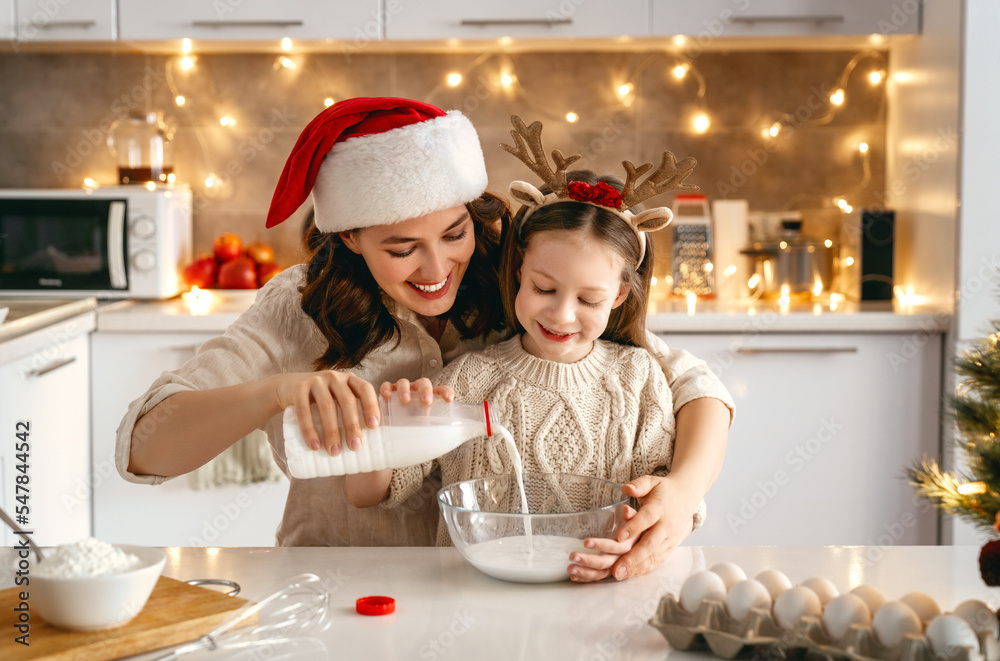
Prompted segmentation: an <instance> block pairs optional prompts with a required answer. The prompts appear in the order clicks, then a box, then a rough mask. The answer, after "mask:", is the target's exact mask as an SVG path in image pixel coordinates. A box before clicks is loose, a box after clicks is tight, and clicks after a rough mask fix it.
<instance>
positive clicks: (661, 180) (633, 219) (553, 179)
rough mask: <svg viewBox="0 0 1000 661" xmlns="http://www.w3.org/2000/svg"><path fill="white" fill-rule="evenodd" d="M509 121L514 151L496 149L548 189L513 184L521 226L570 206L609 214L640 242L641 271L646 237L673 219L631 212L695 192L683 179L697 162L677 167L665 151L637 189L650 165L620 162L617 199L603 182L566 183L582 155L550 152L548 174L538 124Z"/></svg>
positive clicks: (665, 212)
mask: <svg viewBox="0 0 1000 661" xmlns="http://www.w3.org/2000/svg"><path fill="white" fill-rule="evenodd" d="M510 121H511V123H512V124H513V125H514V130H512V131H511V132H510V135H511V137H513V138H514V145H515V146H514V147H511V146H510V145H506V144H504V143H502V142H501V143H500V148H501V149H503V150H504V151H506V152H508V153H510V154H513V155H514V156H516V157H517V158H518V159H519V160H520V161H521V162H522V163H524V164H525V165H527V166H528V168H529V169H530V170H531V171H532V172H534V173H535V174H537V175H538V176H539V177H541V179H542V181H543V182H544V183H545V184H548V186H549V188H551V189H552V192H551V193H549V194H547V195H546V194H544V193H542V192H541V191H540V190H538V189H537V188H535V187H534V186H532V185H531V184H529V183H527V182H526V181H515V182H512V183H511V185H510V195H511V197H513V198H514V199H515V200H517V201H518V202H521V203H523V204H525V205H526V206H527V210H526V211H525V213H524V216H523V217H522V218H521V222H522V223H524V221H526V220H527V219H528V216H530V215H531V214H533V213H534V212H535V211H537V210H538V209H541V208H542V207H545V206H548V205H550V204H556V203H558V202H566V201H569V200H572V201H575V202H583V203H585V204H590V205H593V206H596V207H600V208H602V209H607V210H608V211H610V212H611V213H613V214H615V215H616V216H618V217H619V218H621V219H622V220H623V221H625V224H626V225H628V226H629V228H630V229H631V230H632V231H633V232H635V235H636V237H637V238H638V239H639V261H637V262H636V268H639V265H640V264H642V259H643V257H645V255H646V236H645V233H646V232H655V231H656V230H658V229H663V228H664V227H666V226H667V225H669V224H670V221H671V220H672V219H673V217H674V214H673V212H672V211H670V209H669V208H667V207H655V208H652V209H646V210H645V211H642V212H640V213H637V214H633V213H632V212H631V211H629V209H631V208H632V207H634V206H635V205H637V204H639V203H640V202H642V201H644V200H648V199H649V198H651V197H653V196H655V195H659V194H660V193H665V192H666V191H669V190H677V191H696V190H698V187H697V186H694V185H692V184H685V183H684V179H685V178H686V177H687V176H688V175H689V174H691V171H692V170H694V166H695V165H696V164H697V161H696V160H694V159H693V158H691V157H690V156H688V157H687V158H685V159H683V160H682V161H680V162H679V163H678V162H677V159H676V158H675V157H674V155H673V154H672V153H670V152H669V151H664V152H663V158H662V160H661V161H660V167H658V168H657V169H656V171H654V172H653V174H651V175H649V176H648V177H647V178H646V180H645V181H643V182H642V183H641V184H638V185H636V184H637V183H638V180H639V177H641V176H642V175H644V174H645V173H646V172H648V171H649V170H650V168H652V167H653V164H652V163H644V164H643V165H640V166H639V167H636V166H635V165H634V164H633V163H632V162H631V161H622V165H623V166H624V168H625V174H626V179H625V186H624V188H623V189H622V192H621V193H619V192H618V191H617V190H615V189H614V187H612V186H610V185H608V184H606V183H604V182H603V181H602V182H598V183H596V184H594V185H593V186H591V185H590V184H587V183H584V182H582V181H571V182H569V183H567V182H566V169H567V167H568V166H569V165H570V164H571V163H574V162H575V161H577V160H579V159H580V155H579V154H572V155H570V156H565V157H564V156H563V155H562V152H561V151H559V150H558V149H555V150H553V151H552V160H553V162H554V163H555V166H556V169H555V170H552V169H551V168H550V167H549V163H548V159H547V158H546V156H545V149H543V148H542V123H541V122H532V123H531V124H529V125H525V123H524V120H523V119H521V118H520V117H518V116H517V115H513V116H511V118H510Z"/></svg>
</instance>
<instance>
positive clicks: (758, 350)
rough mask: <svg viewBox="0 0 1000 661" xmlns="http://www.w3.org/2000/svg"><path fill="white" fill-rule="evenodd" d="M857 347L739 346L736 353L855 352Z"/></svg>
mask: <svg viewBox="0 0 1000 661" xmlns="http://www.w3.org/2000/svg"><path fill="white" fill-rule="evenodd" d="M857 352H858V348H857V347H757V348H746V347H740V348H739V349H737V350H736V353H745V354H755V353H857Z"/></svg>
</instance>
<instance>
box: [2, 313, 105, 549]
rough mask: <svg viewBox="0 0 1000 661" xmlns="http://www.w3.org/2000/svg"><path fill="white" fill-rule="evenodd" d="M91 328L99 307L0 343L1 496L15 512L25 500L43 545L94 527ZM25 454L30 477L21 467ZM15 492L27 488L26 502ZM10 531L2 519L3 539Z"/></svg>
mask: <svg viewBox="0 0 1000 661" xmlns="http://www.w3.org/2000/svg"><path fill="white" fill-rule="evenodd" d="M93 328H94V314H93V313H88V314H85V315H81V316H78V317H74V318H72V319H69V320H67V321H64V322H61V323H58V324H54V325H52V326H49V327H48V328H44V329H42V330H37V331H34V332H32V333H28V334H27V335H23V336H21V337H18V338H15V339H12V340H8V341H7V342H4V343H3V344H2V345H0V393H2V404H0V466H2V479H0V493H2V496H0V500H2V502H3V507H4V509H5V510H6V511H7V512H8V513H10V514H11V515H12V516H16V515H17V514H21V513H23V511H22V510H18V509H17V508H18V507H19V506H23V505H25V504H27V506H28V508H29V510H28V511H27V516H28V525H27V526H25V528H24V529H25V530H31V531H33V532H34V535H33V537H34V540H35V541H36V542H37V543H38V544H41V545H46V546H48V545H55V544H65V543H69V542H75V541H77V540H79V539H82V538H84V537H87V536H88V535H90V532H91V489H90V479H89V478H90V443H89V440H90V439H89V436H88V433H89V430H90V401H89V398H88V397H87V393H88V390H87V388H88V381H89V378H90V377H89V372H90V348H89V344H88V334H89V333H90V331H91V330H93ZM19 423H24V424H23V425H21V424H19ZM25 425H26V426H27V432H28V435H27V441H28V452H27V453H26V454H21V449H22V448H18V447H17V446H16V445H15V441H16V440H17V433H18V432H20V431H24V429H25ZM25 459H26V460H27V464H28V469H27V478H25V477H24V472H23V471H21V470H18V467H17V466H18V464H20V463H22V462H23V461H24V460H25ZM19 484H20V486H21V487H22V488H20V489H19V488H18V485H19ZM25 489H27V491H25ZM18 495H21V496H24V495H27V496H28V498H27V503H25V502H23V500H22V501H21V502H19V501H18V500H17V497H18ZM13 539H14V537H13V535H12V534H11V533H10V532H9V531H7V530H6V526H4V537H3V540H4V543H5V544H11V543H12V542H13Z"/></svg>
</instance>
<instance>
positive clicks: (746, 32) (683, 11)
mask: <svg viewBox="0 0 1000 661" xmlns="http://www.w3.org/2000/svg"><path fill="white" fill-rule="evenodd" d="M651 1H652V3H653V7H652V9H653V21H652V30H653V36H673V35H678V34H682V35H689V36H695V35H697V36H699V37H701V38H702V39H712V38H716V37H801V36H836V35H869V34H883V35H899V34H918V33H919V32H920V10H921V4H922V2H921V0H753V2H749V1H748V0H700V1H699V2H687V1H686V0H651Z"/></svg>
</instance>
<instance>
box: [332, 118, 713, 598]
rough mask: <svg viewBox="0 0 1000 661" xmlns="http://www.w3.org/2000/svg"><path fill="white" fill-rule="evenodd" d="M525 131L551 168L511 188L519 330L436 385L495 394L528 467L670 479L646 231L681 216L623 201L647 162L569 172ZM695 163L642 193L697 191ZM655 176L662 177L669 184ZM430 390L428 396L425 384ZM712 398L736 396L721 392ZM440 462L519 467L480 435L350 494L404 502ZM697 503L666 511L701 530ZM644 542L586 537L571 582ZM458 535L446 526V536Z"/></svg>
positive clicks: (467, 393)
mask: <svg viewBox="0 0 1000 661" xmlns="http://www.w3.org/2000/svg"><path fill="white" fill-rule="evenodd" d="M515 126H516V127H518V130H519V131H520V132H521V133H522V134H523V133H526V132H530V131H531V130H532V129H534V134H533V135H531V136H530V137H529V138H528V142H529V145H531V142H532V141H534V142H535V143H536V144H535V145H532V146H531V148H532V150H533V151H534V152H535V154H536V160H535V161H534V162H528V160H527V159H526V158H525V159H524V160H525V161H526V162H528V164H529V166H531V167H532V169H534V170H535V171H536V172H540V173H541V174H543V177H544V178H546V179H547V180H548V183H549V187H550V188H549V190H550V191H552V192H548V193H547V194H543V193H542V192H541V191H538V190H537V189H535V188H534V187H532V186H530V185H529V184H524V183H523V182H515V183H514V184H513V185H512V187H511V192H512V195H513V196H514V197H516V198H518V199H519V200H521V201H524V202H526V204H527V206H526V207H525V208H523V209H522V210H521V211H520V212H519V213H518V215H517V217H516V218H515V219H514V222H513V224H512V225H511V226H510V227H509V228H506V229H505V233H504V247H503V254H502V257H501V266H500V271H501V278H500V283H501V296H502V298H503V302H504V308H505V311H506V313H507V317H508V319H509V320H510V321H511V323H512V325H513V326H514V330H515V332H516V333H517V334H516V335H515V336H514V337H512V338H511V339H509V340H506V341H504V342H501V343H499V344H496V345H493V346H490V347H488V348H486V349H485V350H483V351H481V352H474V353H467V354H465V355H463V356H461V357H459V358H457V359H456V360H455V361H453V362H452V363H450V364H449V365H448V366H447V367H446V368H445V369H444V370H443V371H442V372H441V373H440V374H439V375H438V376H437V377H436V378H435V379H434V382H435V383H436V384H438V385H439V386H447V387H449V388H451V389H452V390H453V391H454V393H455V395H456V396H457V398H458V399H461V400H464V401H482V400H489V401H490V402H491V403H493V404H494V405H495V406H497V407H499V411H500V418H501V420H503V421H504V422H505V425H506V426H507V427H508V429H509V430H510V432H511V433H512V435H513V436H514V438H515V439H516V442H517V445H518V450H519V451H520V453H521V455H522V457H523V460H524V470H525V471H529V472H547V473H554V472H561V473H575V474H583V475H593V476H597V477H602V478H606V479H610V480H614V481H617V482H622V483H625V482H631V481H633V480H637V479H638V478H644V477H645V476H659V475H663V474H665V473H667V472H669V470H670V466H671V460H672V449H673V439H674V435H675V420H674V416H673V414H672V412H673V410H674V406H673V401H672V395H671V388H670V386H669V384H668V382H667V379H666V377H665V376H664V373H663V371H662V370H661V369H660V366H659V365H658V363H657V361H656V360H655V359H654V357H653V356H652V355H651V354H650V353H649V352H648V351H647V350H646V348H645V346H646V342H647V338H648V335H647V333H646V330H645V315H646V305H647V300H648V293H649V282H650V275H651V273H650V271H651V267H652V263H653V259H652V249H651V248H652V246H651V245H649V244H648V242H647V241H646V238H645V236H644V231H652V230H655V229H659V228H661V227H663V226H665V225H666V224H667V223H668V222H669V220H670V211H669V210H668V209H662V208H659V209H650V210H649V211H645V212H642V213H641V214H635V215H633V214H632V213H631V212H630V211H628V210H625V211H622V210H620V209H619V207H621V208H625V209H627V208H628V207H633V206H634V205H635V203H636V197H637V196H639V195H641V194H642V193H639V194H637V193H636V191H635V189H634V188H632V187H631V185H634V184H635V181H634V179H635V176H636V175H637V174H641V173H642V172H645V169H642V168H640V169H639V170H638V171H637V170H635V169H630V171H629V181H628V183H627V184H626V185H624V186H623V185H622V183H621V182H620V181H619V180H617V179H615V178H613V177H602V178H600V179H598V178H597V177H596V176H595V175H594V174H593V173H592V172H589V171H576V172H570V173H569V174H568V175H565V174H563V172H564V171H565V166H566V165H568V164H569V163H570V162H572V161H573V160H575V159H573V158H572V157H571V158H569V159H563V158H562V156H561V155H560V154H559V153H558V152H555V153H554V156H555V158H556V163H557V167H558V168H559V169H557V171H556V172H552V171H551V170H548V169H547V165H542V166H540V165H539V163H540V162H541V161H540V160H537V156H538V155H539V154H542V152H541V145H540V137H539V135H538V133H539V132H540V128H541V127H540V125H538V124H537V123H536V124H534V125H532V127H524V125H523V123H521V124H520V126H519V125H518V119H515ZM518 135H519V134H515V140H516V141H518V143H519V145H518V147H519V149H518V150H513V149H511V148H507V147H506V146H505V148H507V149H508V151H512V152H520V153H524V143H523V142H522V141H521V140H518ZM541 160H542V161H543V160H544V155H542V156H541ZM693 166H694V163H693V161H692V160H690V159H689V160H687V161H683V162H682V163H681V164H679V165H678V164H675V163H674V162H673V157H672V155H670V156H669V158H668V157H667V155H665V160H664V164H663V165H662V166H661V168H660V170H658V171H657V172H656V173H654V175H653V176H651V177H650V178H649V179H648V180H647V181H646V182H645V183H644V184H643V186H647V185H648V184H650V183H651V182H653V186H652V187H647V188H646V189H642V188H641V187H640V190H642V191H643V193H646V194H647V195H646V196H647V197H648V196H650V194H657V193H659V192H662V191H663V190H666V189H667V186H669V187H672V188H675V189H676V188H685V187H682V186H681V185H680V182H682V181H683V178H684V177H685V176H686V175H687V173H688V172H690V170H691V168H693ZM626 168H627V169H628V168H631V164H627V165H626ZM646 169H648V168H646ZM542 170H544V171H542ZM560 170H561V171H560ZM567 180H568V182H567ZM657 180H660V181H662V182H663V183H661V184H659V185H657V184H656V183H655V182H656V181H657ZM400 385H403V386H405V385H406V384H397V386H400ZM422 389H423V390H424V394H426V384H422ZM383 390H384V388H383ZM439 392H440V391H439ZM700 396H701V397H719V398H720V399H725V398H726V395H725V394H724V393H715V392H714V391H711V390H709V391H705V392H703V393H700ZM437 466H440V469H441V475H442V481H443V483H445V484H448V483H451V482H457V481H461V480H466V479H470V478H473V477H480V476H485V475H491V474H503V473H510V472H511V471H512V467H511V464H510V461H509V459H508V457H507V453H506V451H505V450H504V448H503V446H502V441H501V440H500V439H499V438H497V437H496V436H494V437H490V438H486V437H482V438H479V439H475V440H474V441H472V442H470V443H466V444H464V445H462V446H461V447H459V448H458V449H456V450H454V451H452V452H450V453H448V454H447V455H445V456H444V457H441V458H440V459H438V460H436V461H434V462H429V463H426V464H424V465H422V466H413V467H409V468H405V469H400V470H395V471H380V472H377V473H369V474H364V475H354V476H348V479H347V480H346V482H345V484H346V488H347V494H348V498H349V499H350V500H351V502H352V503H353V504H355V505H356V506H373V505H376V504H379V503H384V505H383V506H386V507H390V508H391V507H395V506H398V505H399V504H401V503H402V502H403V501H405V499H407V498H408V497H410V496H411V495H412V494H413V492H414V491H415V490H416V489H419V487H420V485H421V483H422V482H423V480H424V478H425V476H427V475H429V474H430V473H431V472H432V471H433V470H434V469H435V468H436V467H437ZM624 492H625V493H626V495H629V496H637V495H644V494H640V489H638V487H637V485H627V486H626V488H625V491H624ZM702 495H703V494H702ZM700 499H701V495H699V496H698V500H700ZM698 500H696V501H694V503H692V504H690V505H689V506H686V505H685V504H684V503H683V502H681V503H679V504H678V507H677V508H676V509H674V510H664V511H661V512H660V513H659V516H660V517H661V518H662V517H667V518H673V519H674V520H675V521H674V525H680V526H684V525H686V527H687V530H688V531H690V530H691V528H692V526H697V525H700V522H701V518H702V517H703V516H704V503H703V502H702V503H700V504H698ZM685 520H686V521H687V523H686V524H685V523H684V521H685ZM678 522H679V523H678ZM636 539H638V537H634V538H632V539H628V538H627V536H625V537H623V536H622V535H619V539H618V540H608V539H591V540H587V542H586V545H587V546H588V547H589V548H590V549H593V550H594V551H597V553H595V554H576V553H574V554H572V556H571V557H570V561H571V562H572V563H574V564H573V565H572V566H571V570H570V574H571V577H572V578H573V579H574V580H577V581H588V580H599V579H601V578H604V577H606V576H608V575H609V574H610V573H611V569H612V568H613V566H614V565H615V562H616V561H617V560H618V559H619V557H620V556H621V555H622V554H624V553H626V552H628V551H629V550H630V549H631V547H632V545H633V544H634V543H635V541H636ZM449 542H450V540H449V537H448V533H447V529H446V528H445V525H444V522H443V521H440V522H439V525H438V544H440V545H446V544H448V543H449ZM662 560H663V557H660V558H658V561H659V562H662ZM657 564H658V563H657ZM615 575H616V577H617V578H621V577H622V576H618V575H617V573H616V574H615Z"/></svg>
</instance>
